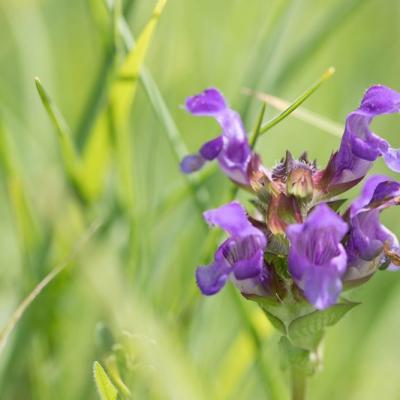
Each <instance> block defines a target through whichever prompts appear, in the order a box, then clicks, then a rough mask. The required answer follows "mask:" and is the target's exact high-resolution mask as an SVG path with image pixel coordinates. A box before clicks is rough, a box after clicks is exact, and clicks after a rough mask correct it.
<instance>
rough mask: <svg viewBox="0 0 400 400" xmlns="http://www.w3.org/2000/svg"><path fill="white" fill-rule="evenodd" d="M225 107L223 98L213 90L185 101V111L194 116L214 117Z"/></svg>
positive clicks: (205, 91) (216, 90)
mask: <svg viewBox="0 0 400 400" xmlns="http://www.w3.org/2000/svg"><path fill="white" fill-rule="evenodd" d="M226 107H227V105H226V103H225V99H224V96H223V95H222V93H221V92H220V91H219V90H218V89H215V88H209V89H206V90H204V91H203V92H202V93H200V94H197V95H195V96H192V97H189V98H188V99H187V100H186V109H187V110H188V111H189V112H190V113H192V114H194V115H205V116H207V115H211V116H214V115H215V114H216V113H220V112H221V111H224V110H225V109H226Z"/></svg>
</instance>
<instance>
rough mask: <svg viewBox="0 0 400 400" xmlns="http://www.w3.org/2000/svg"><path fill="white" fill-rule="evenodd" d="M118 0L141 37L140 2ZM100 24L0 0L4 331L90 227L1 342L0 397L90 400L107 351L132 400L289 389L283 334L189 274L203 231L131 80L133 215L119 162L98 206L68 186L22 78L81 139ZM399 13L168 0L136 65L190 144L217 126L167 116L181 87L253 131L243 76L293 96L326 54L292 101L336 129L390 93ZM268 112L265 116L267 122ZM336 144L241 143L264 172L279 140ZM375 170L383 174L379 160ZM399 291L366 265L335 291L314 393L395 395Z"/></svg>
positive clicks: (101, 59)
mask: <svg viewBox="0 0 400 400" xmlns="http://www.w3.org/2000/svg"><path fill="white" fill-rule="evenodd" d="M126 3H129V4H124V6H125V8H126V10H125V11H126V18H127V21H128V24H129V26H130V28H131V30H132V32H133V33H134V34H135V36H138V35H139V33H140V32H141V30H142V29H143V27H144V25H145V23H146V21H147V20H148V18H149V17H150V15H151V10H152V8H153V7H154V1H150V0H136V1H133V2H132V1H127V2H126ZM110 18H111V17H110V16H109V15H108V14H107V12H106V11H105V8H104V7H103V5H102V0H92V1H89V0H0V44H1V45H0V119H1V122H2V125H3V128H2V130H1V135H2V141H4V140H5V139H4V138H6V140H7V143H8V144H7V146H3V145H2V147H1V149H0V150H1V151H2V153H3V154H2V155H1V156H2V163H1V170H0V221H1V223H0V305H1V307H0V322H1V326H2V325H4V324H5V323H6V321H7V319H8V318H9V317H10V315H11V313H12V311H13V310H14V309H15V308H16V306H17V304H18V303H19V302H20V301H21V300H22V299H23V298H24V296H25V295H26V294H27V293H28V292H29V291H30V290H31V289H32V288H33V287H34V286H35V285H36V284H37V283H38V282H39V281H40V279H41V278H42V277H43V276H45V274H46V273H47V272H48V271H50V270H51V269H52V268H54V267H55V266H56V265H58V264H59V263H60V262H61V261H62V260H63V259H65V257H67V256H68V255H69V254H70V253H71V251H72V249H73V248H74V246H75V244H76V243H77V242H78V241H79V238H80V237H82V235H83V234H84V232H85V230H86V229H87V227H88V226H89V225H90V224H91V222H92V221H93V220H97V219H100V220H101V221H103V225H102V227H101V228H100V230H99V231H98V232H97V233H96V234H95V235H92V237H91V238H90V240H89V241H88V242H87V243H85V244H84V245H83V246H82V249H81V251H79V254H78V255H76V256H74V257H73V262H72V265H71V266H70V267H68V269H67V270H65V271H63V272H62V273H61V274H60V275H59V276H58V277H57V278H56V280H55V281H54V282H52V283H51V284H50V285H49V286H48V287H47V288H46V289H45V290H44V292H43V293H42V294H41V295H40V296H39V297H38V298H37V299H36V300H35V301H34V302H33V303H32V305H31V307H30V308H28V310H27V311H26V313H25V314H24V316H23V317H22V319H21V321H20V322H19V323H18V325H17V327H16V329H15V330H14V331H13V332H12V334H11V336H10V338H9V340H8V342H7V344H6V347H5V348H4V350H3V351H2V353H0V398H1V399H41V400H42V399H60V400H62V399H68V400H70V399H95V398H97V393H96V389H95V384H94V381H93V374H92V364H93V361H95V360H99V361H100V362H101V363H102V364H103V365H107V363H110V359H112V358H110V355H114V357H115V360H116V362H117V364H118V368H119V370H120V373H121V375H122V379H123V380H124V382H125V383H126V385H127V386H128V387H129V389H130V391H131V392H132V397H133V398H137V399H197V398H198V399H203V398H204V399H205V398H207V399H261V398H268V399H286V398H288V393H287V389H286V384H287V383H286V376H285V375H284V374H282V373H281V372H280V368H279V357H278V353H277V341H278V339H279V336H278V334H277V333H275V332H274V331H273V329H272V327H271V326H270V325H269V324H268V323H267V322H266V321H265V320H264V318H263V315H262V314H261V312H260V311H259V310H258V309H257V307H256V306H255V305H253V304H250V303H248V302H246V301H245V300H244V299H242V300H239V301H238V296H236V295H235V292H234V291H233V290H232V287H227V288H225V289H224V290H223V291H222V292H221V293H220V294H219V295H218V296H215V297H210V298H204V297H201V295H200V294H199V291H198V289H197V288H196V284H195V279H194V270H195V267H196V265H198V264H199V263H203V262H209V261H211V259H212V251H211V252H210V250H208V248H210V249H212V243H211V244H210V239H209V238H210V231H209V230H208V228H207V227H206V226H205V224H204V222H203V221H202V219H201V211H200V209H199V207H198V205H197V203H196V202H195V201H194V200H193V192H192V191H191V190H188V189H187V181H186V180H185V178H184V177H182V176H181V174H180V172H179V168H178V162H177V157H176V156H175V154H174V152H173V149H172V147H171V144H170V141H169V140H168V138H167V135H166V131H167V128H166V125H165V120H162V119H160V118H158V117H157V113H156V112H155V111H154V108H153V106H152V104H151V102H150V101H149V98H148V96H147V95H146V91H145V90H144V88H143V85H141V84H140V85H139V87H138V92H137V95H136V98H135V101H134V104H133V107H132V109H131V112H130V120H129V135H130V138H131V142H132V143H131V145H132V149H131V150H132V156H131V159H130V169H131V172H132V175H131V180H132V182H133V202H134V206H133V207H131V208H130V207H126V206H124V205H121V204H120V202H119V201H118V191H119V190H121V187H120V188H119V189H118V185H117V184H116V181H117V173H116V167H115V165H116V164H117V163H118V157H119V155H118V153H114V155H113V157H112V161H111V162H110V163H109V164H107V166H106V173H105V175H104V186H103V190H102V191H101V194H100V195H99V196H98V198H96V200H95V201H92V202H90V204H88V203H84V202H82V201H81V200H80V199H79V198H78V197H77V196H76V194H75V192H74V189H73V187H71V185H70V184H68V179H67V178H66V174H65V170H64V168H63V162H62V157H61V155H60V148H59V142H58V140H57V135H56V134H55V131H54V128H53V126H52V125H51V123H50V122H49V119H48V116H47V115H46V112H45V110H44V108H43V106H42V104H41V102H40V98H39V96H38V94H37V91H36V88H35V85H34V81H33V78H34V77H36V76H38V77H40V79H41V81H42V83H43V84H44V85H45V87H46V89H47V90H48V92H49V93H50V94H51V96H52V98H53V100H54V101H55V102H56V103H57V105H58V107H59V108H60V110H61V111H62V113H63V115H64V117H65V119H66V121H67V122H68V124H69V125H70V127H71V130H72V134H73V139H74V141H75V142H76V143H80V141H81V136H80V135H81V132H82V129H81V128H80V127H81V124H82V120H84V119H85V115H87V114H88V113H90V112H91V111H93V108H92V109H91V108H90V104H91V103H90V93H92V92H93V90H94V88H95V87H99V86H98V85H99V82H100V88H103V89H104V87H105V85H106V79H105V78H106V75H104V74H102V68H104V65H107V62H110V54H108V53H107V47H108V46H109V43H110V41H111V40H112V26H111V23H110ZM399 19H400V3H399V2H398V1H397V0H379V1H378V0H358V1H357V0H326V1H319V0H268V1H267V0H201V1H200V0H169V1H168V3H167V5H166V7H165V10H164V13H163V14H162V16H161V19H160V22H159V25H158V27H157V30H156V32H155V35H154V37H153V39H152V42H151V44H150V48H149V53H148V54H147V56H146V60H145V64H146V67H147V69H148V71H150V73H151V74H152V76H153V78H154V80H155V82H156V84H157V85H158V88H159V90H160V92H161V94H162V96H163V98H164V100H165V103H166V105H167V106H168V108H169V110H170V112H171V115H172V117H173V119H174V121H175V123H176V125H177V127H178V129H179V132H180V133H181V137H182V140H183V142H184V143H185V144H186V146H187V147H188V149H189V150H190V151H196V150H197V149H198V147H199V146H200V145H201V144H202V143H203V142H204V141H205V140H206V139H209V138H212V137H213V136H215V135H216V134H217V133H218V127H217V126H216V124H215V123H214V121H211V120H208V119H202V118H193V117H191V116H189V115H188V114H187V113H186V112H185V111H184V110H182V108H181V105H182V104H183V103H184V100H185V97H186V96H188V95H191V94H194V93H196V92H199V91H201V90H202V89H203V88H205V87H209V86H216V87H218V88H220V89H221V90H222V91H223V92H224V94H225V95H226V97H227V98H228V99H229V101H230V104H231V105H232V106H233V107H234V108H235V109H237V110H238V111H239V112H240V113H241V114H242V115H243V119H244V123H245V126H246V128H247V129H248V130H251V129H252V127H253V126H254V124H255V120H256V117H257V113H258V110H259V107H260V105H259V103H258V102H257V101H256V100H254V99H253V100H251V99H250V98H249V97H247V96H245V95H244V94H243V93H242V88H243V87H250V88H253V89H258V90H261V91H265V92H268V93H271V94H274V95H276V96H279V97H282V98H284V99H287V100H289V101H291V100H294V99H295V98H296V97H297V96H298V95H299V94H300V93H302V92H303V91H304V90H305V89H306V88H307V87H309V86H310V85H311V84H312V82H314V81H315V80H316V79H317V78H318V77H319V76H320V75H321V74H322V73H323V71H324V70H325V69H326V68H328V67H329V66H331V65H333V66H335V67H336V74H335V75H334V76H333V78H331V79H330V80H329V81H328V82H326V83H325V84H324V85H323V86H322V87H321V88H320V89H319V90H318V91H317V92H316V93H315V94H314V95H313V96H312V97H311V98H310V99H309V100H308V101H307V102H306V103H305V105H304V107H305V108H307V109H309V110H312V111H313V112H316V113H318V114H320V115H322V116H324V117H328V118H330V119H332V120H334V121H336V122H338V123H340V124H341V125H343V123H344V121H345V118H346V115H347V113H348V112H350V111H351V110H353V109H354V108H356V107H357V105H358V103H359V101H360V99H361V97H362V94H363V92H364V90H365V89H366V88H367V87H368V86H370V85H371V84H375V83H383V84H386V85H388V86H391V87H393V88H395V89H400V75H399V68H400V57H399V50H400V41H399V38H400V24H399ZM107 54H108V56H107ZM117 57H118V56H117ZM117 57H116V59H118V58H117ZM107 60H108V61H107ZM96 85H97V86H96ZM94 97H95V98H100V97H98V96H97V97H96V96H94ZM88 104H89V106H88ZM100 104H102V103H101V101H100ZM88 107H89V108H88ZM275 114H276V111H273V109H272V108H268V109H267V118H269V117H271V116H273V115H275ZM399 126H400V118H399V116H387V117H384V118H379V119H378V120H377V121H375V122H374V124H373V128H374V129H376V131H377V132H380V133H382V136H383V137H385V138H386V139H388V140H389V141H390V143H391V144H392V145H393V146H394V147H400V137H399V134H398V133H399V130H400V129H399ZM109 133H110V135H111V141H110V142H111V144H110V143H109V146H110V150H111V147H112V142H113V139H112V135H113V133H112V132H109ZM339 141H340V139H339V138H338V137H335V136H333V135H331V134H329V133H327V132H324V131H322V130H320V129H319V128H317V127H315V126H312V125H310V124H307V123H305V122H302V121H299V120H298V119H296V118H294V117H289V118H287V119H285V120H284V121H283V122H282V123H280V124H279V125H278V126H276V127H274V128H273V129H272V130H270V131H269V132H268V134H266V135H265V136H263V137H262V138H261V139H260V140H259V142H258V144H257V151H258V152H259V153H260V154H261V155H262V158H263V161H264V164H265V165H267V166H273V165H274V164H275V163H276V162H277V161H279V159H280V158H281V157H282V156H283V154H284V152H285V151H286V150H287V149H289V150H291V151H292V152H293V154H295V155H299V154H300V153H301V152H302V151H304V150H307V151H308V153H309V156H310V158H312V159H314V158H317V160H318V165H319V166H321V167H323V166H324V164H325V163H326V162H327V160H328V158H329V156H330V154H331V152H332V151H334V150H335V149H336V148H337V147H338V145H339ZM5 153H6V154H5ZM111 153H112V152H111ZM6 159H12V163H13V165H15V170H16V171H17V172H10V170H8V169H7V163H6V162H5V161H4V160H6ZM211 170H212V167H211ZM96 171H97V169H96V168H95V170H94V172H93V173H94V174H95V173H96ZM372 172H380V173H386V174H390V172H389V171H388V170H387V168H386V167H385V166H384V164H383V162H382V161H380V160H379V161H378V162H377V163H376V165H375V167H374V170H373V171H372ZM206 173H207V171H206ZM90 174H91V172H90V173H89V174H88V177H87V179H88V182H90V181H91V175H90ZM93 179H94V177H93ZM16 182H18V183H16ZM18 185H22V186H18ZM203 186H204V188H205V190H206V192H207V194H208V196H207V197H206V199H205V203H206V207H208V208H211V207H216V206H218V205H220V204H222V203H223V202H224V201H226V199H227V197H228V195H229V191H230V183H229V182H228V181H227V179H226V178H224V177H223V176H222V174H219V173H213V174H212V175H211V178H208V179H206V180H205V183H204V184H203ZM16 187H22V188H23V193H24V196H25V199H26V207H24V206H23V205H21V202H19V201H18V199H19V198H21V197H18V195H15V193H16V191H17V192H18V189H16ZM123 190H124V187H122V191H123ZM354 193H356V192H355V191H354V192H352V194H351V195H354ZM13 194H14V195H13ZM240 196H241V198H242V199H243V201H244V202H245V203H246V202H247V199H248V196H247V195H246V194H241V195H240ZM26 209H28V210H30V211H27V210H26ZM21 215H22V217H21ZM27 215H28V217H27ZM398 215H399V214H398V210H397V209H392V210H388V211H385V213H384V214H383V221H384V222H385V223H386V224H387V226H388V227H389V228H390V229H392V230H393V231H394V232H395V233H397V234H398V235H399V234H400V227H399V221H400V218H399V216H398ZM30 218H32V219H33V220H34V222H33V223H31V222H29V219H30ZM18 221H19V222H18ZM21 221H22V222H21ZM399 289H400V275H398V274H396V273H390V272H385V273H382V272H379V273H377V274H376V276H374V278H373V279H372V280H371V281H370V282H368V283H367V284H366V285H365V286H364V287H362V288H360V289H357V290H356V291H354V292H352V293H351V294H349V296H350V297H351V298H352V299H354V300H357V301H360V302H362V303H363V304H362V305H361V306H359V307H357V308H356V309H355V310H353V311H352V312H351V313H350V314H349V315H348V316H347V317H346V318H345V319H344V320H343V321H341V322H340V323H339V324H338V325H336V326H335V327H333V328H331V329H330V330H329V332H328V334H327V337H326V341H325V345H324V350H325V366H324V369H323V370H322V371H321V372H319V373H318V374H317V375H316V376H315V377H314V378H312V380H311V381H310V385H309V398H310V399H332V400H333V399H352V400H353V399H354V400H358V399H362V400H368V399H376V398H377V397H378V396H379V397H380V398H382V399H400V380H399V379H398V376H399V374H400V370H399V363H398V360H399V359H400V345H399V332H400V312H399V306H400V290H399ZM100 322H102V324H101V323H100ZM105 327H106V328H105ZM106 332H109V333H110V332H111V333H112V335H113V337H112V338H111V337H109V336H110V335H108V334H107V333H106ZM107 338H108V339H107ZM259 339H261V341H259ZM107 360H108V361H107Z"/></svg>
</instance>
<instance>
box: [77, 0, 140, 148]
mask: <svg viewBox="0 0 400 400" xmlns="http://www.w3.org/2000/svg"><path fill="white" fill-rule="evenodd" d="M93 1H97V3H98V7H93V8H94V12H96V13H101V10H96V8H101V9H104V12H105V14H107V13H108V14H109V13H110V12H113V4H112V2H110V1H106V4H104V1H103V0H93ZM133 2H134V0H126V1H125V2H124V3H125V4H124V5H125V7H126V8H127V9H130V7H131V6H132V3H133ZM100 3H102V4H100ZM106 7H108V9H107V8H106ZM114 39H115V37H113V40H112V42H111V43H108V44H107V45H106V50H105V53H104V57H103V61H102V63H101V66H100V69H99V71H98V74H97V76H96V78H95V80H94V85H93V87H92V89H91V91H90V94H89V97H88V100H87V102H86V104H85V106H84V107H83V111H82V114H81V115H82V116H81V118H80V121H79V123H78V128H77V131H76V136H77V146H78V149H79V150H81V151H82V150H83V149H84V148H85V145H86V142H87V139H88V137H89V136H90V134H91V132H92V129H93V128H94V124H95V122H96V119H97V117H98V116H99V114H100V113H101V112H102V111H103V109H104V107H105V105H106V102H107V95H108V92H109V88H110V85H111V82H112V80H113V75H114V74H115V72H116V69H115V66H116V61H117V54H118V53H117V51H116V47H115V43H114Z"/></svg>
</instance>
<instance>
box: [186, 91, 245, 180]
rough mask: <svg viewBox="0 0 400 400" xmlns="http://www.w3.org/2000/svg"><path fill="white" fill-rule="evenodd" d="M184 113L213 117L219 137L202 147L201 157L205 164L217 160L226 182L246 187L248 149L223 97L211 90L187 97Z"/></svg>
mask: <svg viewBox="0 0 400 400" xmlns="http://www.w3.org/2000/svg"><path fill="white" fill-rule="evenodd" d="M186 109H187V110H188V111H189V112H190V113H192V114H193V115H196V116H209V117H214V118H215V119H216V121H217V122H218V123H219V125H220V126H221V128H222V135H221V136H220V137H218V138H216V139H214V140H212V141H210V142H207V143H205V144H204V145H203V147H202V148H201V150H200V154H201V156H202V157H203V158H204V159H206V160H212V159H214V158H218V162H219V164H220V166H221V169H222V170H223V171H224V173H225V174H226V175H227V176H228V177H229V178H231V179H232V180H234V181H235V182H238V183H240V184H243V185H248V184H249V179H248V175H247V166H248V164H249V161H250V158H251V149H250V146H249V142H248V139H247V135H246V131H245V129H244V127H243V124H242V121H241V119H240V116H239V114H238V113H236V112H235V111H233V110H232V109H230V108H229V107H228V105H227V103H226V101H225V99H224V97H223V95H222V94H221V93H220V92H219V91H218V90H217V89H214V88H211V89H206V90H205V91H204V92H202V93H200V94H198V95H196V96H193V97H189V98H188V99H187V101H186Z"/></svg>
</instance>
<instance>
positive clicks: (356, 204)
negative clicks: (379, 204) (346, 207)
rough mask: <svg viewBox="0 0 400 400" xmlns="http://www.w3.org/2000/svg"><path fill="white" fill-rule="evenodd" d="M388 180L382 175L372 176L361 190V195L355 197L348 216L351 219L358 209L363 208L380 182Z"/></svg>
mask: <svg viewBox="0 0 400 400" xmlns="http://www.w3.org/2000/svg"><path fill="white" fill-rule="evenodd" d="M389 179H390V178H388V177H387V176H384V175H373V176H371V177H370V178H368V180H367V181H366V182H365V184H364V186H363V188H362V191H361V195H360V196H359V197H357V198H356V199H355V200H354V201H353V203H352V205H351V209H350V216H351V217H353V216H354V215H355V214H356V213H357V212H358V211H359V210H360V209H362V208H363V207H365V206H366V205H367V204H368V203H369V202H370V201H371V199H372V197H373V196H374V192H375V189H376V187H377V186H378V185H379V184H380V183H381V182H385V181H387V180H389Z"/></svg>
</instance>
